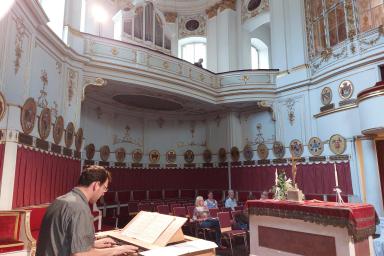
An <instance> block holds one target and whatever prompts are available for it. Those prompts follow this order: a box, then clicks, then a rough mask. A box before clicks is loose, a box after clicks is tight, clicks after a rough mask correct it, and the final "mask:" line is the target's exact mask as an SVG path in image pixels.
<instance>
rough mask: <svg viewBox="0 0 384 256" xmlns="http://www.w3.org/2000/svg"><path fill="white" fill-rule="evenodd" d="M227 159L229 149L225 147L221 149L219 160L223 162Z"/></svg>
mask: <svg viewBox="0 0 384 256" xmlns="http://www.w3.org/2000/svg"><path fill="white" fill-rule="evenodd" d="M226 160H227V151H226V150H225V148H220V149H219V161H220V162H221V163H224V162H225V161H226Z"/></svg>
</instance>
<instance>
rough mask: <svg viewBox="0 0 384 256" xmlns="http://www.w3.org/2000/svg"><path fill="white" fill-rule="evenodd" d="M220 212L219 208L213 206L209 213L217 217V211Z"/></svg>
mask: <svg viewBox="0 0 384 256" xmlns="http://www.w3.org/2000/svg"><path fill="white" fill-rule="evenodd" d="M218 212H220V210H219V208H211V209H209V215H211V217H212V218H217V213H218Z"/></svg>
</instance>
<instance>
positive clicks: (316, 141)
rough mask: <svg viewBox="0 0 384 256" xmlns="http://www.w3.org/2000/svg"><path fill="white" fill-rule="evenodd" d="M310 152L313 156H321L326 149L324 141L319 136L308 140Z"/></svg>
mask: <svg viewBox="0 0 384 256" xmlns="http://www.w3.org/2000/svg"><path fill="white" fill-rule="evenodd" d="M308 150H309V153H311V155H313V156H320V155H321V154H322V153H323V151H324V143H323V142H322V141H321V139H320V138H318V137H312V138H310V139H309V142H308Z"/></svg>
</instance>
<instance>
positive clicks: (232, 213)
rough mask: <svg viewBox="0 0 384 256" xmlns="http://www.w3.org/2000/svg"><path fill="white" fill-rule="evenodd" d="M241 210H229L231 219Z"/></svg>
mask: <svg viewBox="0 0 384 256" xmlns="http://www.w3.org/2000/svg"><path fill="white" fill-rule="evenodd" d="M242 212H243V210H234V211H231V219H235V216H236V215H237V214H239V213H242Z"/></svg>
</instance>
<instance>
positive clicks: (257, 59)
mask: <svg viewBox="0 0 384 256" xmlns="http://www.w3.org/2000/svg"><path fill="white" fill-rule="evenodd" d="M251 63H252V69H268V68H269V54H268V46H267V45H266V44H265V43H264V42H263V41H261V40H260V39H258V38H252V39H251Z"/></svg>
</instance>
